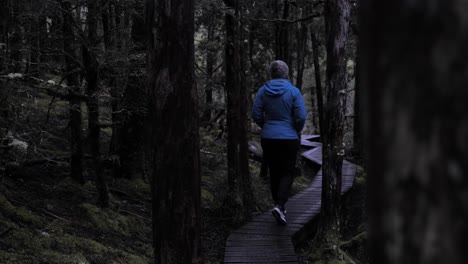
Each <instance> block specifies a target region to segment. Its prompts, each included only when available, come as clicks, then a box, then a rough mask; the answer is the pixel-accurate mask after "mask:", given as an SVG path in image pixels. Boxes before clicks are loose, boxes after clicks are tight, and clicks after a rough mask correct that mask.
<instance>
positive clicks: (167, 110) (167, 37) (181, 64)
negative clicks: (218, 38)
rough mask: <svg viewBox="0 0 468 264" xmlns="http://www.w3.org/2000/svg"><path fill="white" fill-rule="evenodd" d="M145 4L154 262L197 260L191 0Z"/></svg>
mask: <svg viewBox="0 0 468 264" xmlns="http://www.w3.org/2000/svg"><path fill="white" fill-rule="evenodd" d="M146 6H147V12H146V14H147V23H148V27H147V30H148V32H147V38H148V77H149V79H148V85H150V86H149V87H148V89H149V92H150V95H151V99H150V113H151V115H152V121H151V124H152V127H153V128H152V139H153V144H152V148H153V153H154V155H153V165H152V167H153V171H152V179H153V182H152V191H153V243H154V254H155V263H160V264H164V263H174V264H185V263H201V262H202V259H201V236H200V232H201V231H200V229H201V226H200V224H201V220H200V217H201V215H200V201H201V195H200V181H201V175H200V152H199V151H200V150H199V148H200V146H199V145H200V144H199V132H198V93H197V89H196V84H195V73H194V1H193V0H161V1H155V0H147V5H146ZM154 12H157V13H156V15H155V14H154ZM155 18H156V23H155ZM153 25H155V26H156V29H155V30H156V32H157V39H158V40H157V42H154V41H155V38H154V37H155V36H154V34H153V32H154V31H153Z"/></svg>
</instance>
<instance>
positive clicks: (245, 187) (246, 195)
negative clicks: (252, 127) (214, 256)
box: [225, 0, 251, 221]
mask: <svg viewBox="0 0 468 264" xmlns="http://www.w3.org/2000/svg"><path fill="white" fill-rule="evenodd" d="M225 3H226V6H227V7H228V8H229V9H230V12H227V13H226V51H225V52H226V54H225V64H226V66H225V67H226V92H227V130H228V143H227V144H228V146H227V151H228V153H227V154H228V184H229V195H228V205H227V206H230V208H231V209H232V210H234V215H235V216H234V217H235V221H243V220H244V219H245V217H246V216H247V205H248V204H249V200H250V198H251V187H250V176H249V164H248V142H247V126H248V124H247V110H246V108H245V106H246V105H247V96H248V95H247V88H246V87H245V86H244V87H243V85H242V84H241V81H242V80H241V74H242V73H241V65H240V62H241V54H240V41H239V37H240V21H239V1H238V0H225Z"/></svg>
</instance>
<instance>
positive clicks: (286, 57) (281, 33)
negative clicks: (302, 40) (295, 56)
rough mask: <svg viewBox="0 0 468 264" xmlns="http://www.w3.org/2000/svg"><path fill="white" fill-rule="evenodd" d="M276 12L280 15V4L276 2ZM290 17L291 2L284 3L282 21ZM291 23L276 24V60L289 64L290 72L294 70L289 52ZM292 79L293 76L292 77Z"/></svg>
mask: <svg viewBox="0 0 468 264" xmlns="http://www.w3.org/2000/svg"><path fill="white" fill-rule="evenodd" d="M275 9H276V12H277V14H278V15H279V4H278V3H277V2H276V6H275ZM288 17H289V2H288V1H287V0H284V1H283V13H282V15H281V19H283V20H287V19H288ZM289 27H290V25H289V23H286V22H280V23H275V29H276V30H275V36H276V42H275V46H276V52H275V54H276V58H275V59H277V60H282V61H284V62H286V64H288V66H289V68H290V72H291V70H292V65H290V64H291V58H290V52H289ZM290 77H291V76H290Z"/></svg>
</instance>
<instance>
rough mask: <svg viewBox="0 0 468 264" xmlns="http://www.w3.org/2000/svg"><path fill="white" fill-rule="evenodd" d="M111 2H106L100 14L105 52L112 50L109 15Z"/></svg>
mask: <svg viewBox="0 0 468 264" xmlns="http://www.w3.org/2000/svg"><path fill="white" fill-rule="evenodd" d="M110 2H111V1H109V2H108V4H107V5H106V6H104V8H103V10H102V14H101V20H102V30H103V33H104V48H105V50H106V52H109V51H110V50H111V48H112V30H113V29H112V28H111V14H110V9H111V8H110V6H111V3H110Z"/></svg>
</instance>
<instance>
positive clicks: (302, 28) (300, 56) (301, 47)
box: [296, 10, 308, 90]
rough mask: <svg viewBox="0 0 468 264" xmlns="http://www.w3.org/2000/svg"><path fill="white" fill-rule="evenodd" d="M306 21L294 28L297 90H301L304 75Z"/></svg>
mask: <svg viewBox="0 0 468 264" xmlns="http://www.w3.org/2000/svg"><path fill="white" fill-rule="evenodd" d="M302 14H303V15H302V17H304V16H305V15H307V11H305V10H304V11H303V12H302ZM307 32H308V27H307V22H305V21H302V22H301V23H300V24H298V27H297V29H296V33H297V34H296V35H297V78H296V87H297V88H298V89H299V90H302V81H303V80H302V78H303V76H304V65H305V59H306V48H307Z"/></svg>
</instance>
